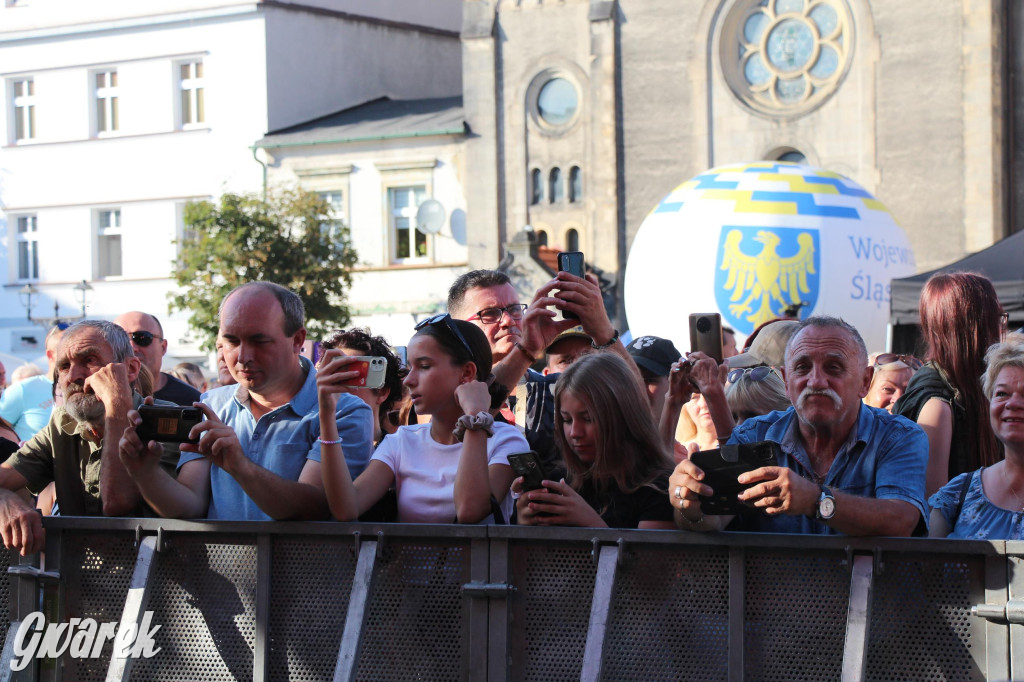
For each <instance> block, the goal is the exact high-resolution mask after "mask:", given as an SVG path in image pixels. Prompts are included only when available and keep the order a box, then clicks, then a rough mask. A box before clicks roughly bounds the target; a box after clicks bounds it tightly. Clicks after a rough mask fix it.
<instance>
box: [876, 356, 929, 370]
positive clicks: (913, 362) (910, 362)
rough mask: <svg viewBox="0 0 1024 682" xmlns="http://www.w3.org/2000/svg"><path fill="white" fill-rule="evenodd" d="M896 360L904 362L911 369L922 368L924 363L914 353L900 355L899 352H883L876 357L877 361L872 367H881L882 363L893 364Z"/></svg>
mask: <svg viewBox="0 0 1024 682" xmlns="http://www.w3.org/2000/svg"><path fill="white" fill-rule="evenodd" d="M894 362H902V363H903V364H904V365H906V366H907V367H909V368H910V369H912V370H914V371H917V370H919V369H921V365H923V364H924V363H923V362H921V361H920V360H918V359H917V358H915V357H914V356H913V355H899V354H897V353H882V354H881V355H879V356H878V357H877V358H875V363H874V364H873V365H872V367H881V366H882V365H891V364H892V363H894Z"/></svg>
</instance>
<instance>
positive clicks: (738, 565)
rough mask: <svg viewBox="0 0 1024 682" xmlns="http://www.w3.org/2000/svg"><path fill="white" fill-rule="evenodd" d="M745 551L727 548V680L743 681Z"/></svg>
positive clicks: (733, 681)
mask: <svg viewBox="0 0 1024 682" xmlns="http://www.w3.org/2000/svg"><path fill="white" fill-rule="evenodd" d="M746 574H747V553H746V550H745V549H744V548H743V547H730V548H729V682H742V681H743V631H744V623H745V622H746V608H747V607H746V602H745V600H746V584H747V579H746Z"/></svg>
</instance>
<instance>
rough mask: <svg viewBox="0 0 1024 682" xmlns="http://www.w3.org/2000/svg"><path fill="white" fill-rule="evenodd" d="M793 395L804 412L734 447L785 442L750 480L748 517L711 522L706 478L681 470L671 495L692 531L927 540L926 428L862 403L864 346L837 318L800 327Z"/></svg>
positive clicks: (760, 425) (789, 384) (757, 427)
mask: <svg viewBox="0 0 1024 682" xmlns="http://www.w3.org/2000/svg"><path fill="white" fill-rule="evenodd" d="M785 362H786V364H785V369H784V372H783V377H784V378H785V380H786V392H787V393H788V394H789V397H790V400H792V402H793V405H794V407H791V408H789V409H788V410H786V411H785V412H773V413H771V414H769V415H766V416H762V417H756V418H754V419H748V420H746V421H745V422H743V424H741V425H740V426H739V427H737V428H736V430H735V431H733V432H732V436H731V437H730V438H729V443H730V444H735V443H756V442H760V441H765V440H770V441H774V442H776V443H779V445H780V447H781V455H780V458H779V462H778V466H768V467H761V468H759V469H755V470H754V471H750V472H747V473H744V474H741V475H740V476H739V478H738V479H737V480H738V481H739V482H740V483H741V484H751V487H750V488H748V489H747V490H744V491H743V492H742V493H740V494H739V500H740V501H742V502H743V503H745V504H746V506H747V509H746V510H745V511H744V512H743V513H741V514H740V515H738V516H736V517H731V516H704V514H703V512H702V511H701V503H700V500H699V498H698V495H705V496H707V495H710V494H711V492H712V490H711V488H710V487H709V486H708V485H706V484H704V483H702V482H701V479H703V478H704V472H703V471H701V470H700V469H699V468H698V467H697V466H696V465H694V464H693V463H692V462H691V461H689V460H684V461H682V462H680V463H679V465H678V466H677V467H676V470H675V472H674V473H673V474H672V477H671V479H670V480H669V496H670V500H671V503H672V505H673V506H674V507H675V508H676V522H677V524H678V526H679V527H680V528H682V529H685V530H721V529H723V528H725V526H726V525H727V524H729V522H730V521H731V520H732V519H733V518H735V521H734V522H733V524H732V525H730V526H729V529H730V530H745V531H767V532H774V533H815V534H845V535H889V536H905V535H911V534H913V535H921V534H925V533H926V532H927V525H926V520H927V518H928V507H927V505H926V504H925V489H924V472H925V465H926V463H927V461H928V438H927V436H925V434H924V432H923V431H922V430H921V428H920V427H918V426H917V424H914V423H913V422H911V421H909V420H907V419H903V418H901V417H894V416H892V415H890V414H889V413H888V412H886V411H885V410H879V409H876V408H873V407H868V406H866V405H863V404H862V403H861V399H862V398H863V397H864V396H865V395H866V394H867V391H868V387H869V386H870V384H871V374H872V372H873V369H872V368H871V367H866V368H865V366H866V365H867V349H866V348H865V346H864V340H863V339H862V338H861V336H860V334H859V333H858V332H857V330H856V329H854V328H853V327H852V326H850V325H849V324H847V323H846V322H843V321H842V320H840V319H837V318H834V317H824V316H821V317H811V318H808V319H806V320H804V321H803V322H801V323H800V325H799V328H798V329H797V331H796V333H795V334H794V335H793V337H792V338H791V339H790V341H789V344H788V345H787V346H786V355H785Z"/></svg>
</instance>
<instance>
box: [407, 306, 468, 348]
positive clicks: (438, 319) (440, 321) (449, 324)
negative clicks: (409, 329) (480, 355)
mask: <svg viewBox="0 0 1024 682" xmlns="http://www.w3.org/2000/svg"><path fill="white" fill-rule="evenodd" d="M434 325H444V327H445V329H447V330H448V331H449V332H451V334H452V336H454V337H455V338H456V339H457V340H458V341H459V343H461V344H462V347H463V348H465V349H466V352H467V353H469V357H470V358H474V359H475V358H476V355H474V354H473V349H472V348H470V347H469V341H466V337H465V336H463V335H462V332H460V331H459V326H458V325H457V324H455V320H453V319H452V316H451V315H449V314H448V313H438V314H437V315H434V316H432V317H428V318H427V319H425V320H420V321H419V322H417V323H416V326H415V327H414V329H415V330H416V331H419V330H421V329H423V328H424V327H430V326H434Z"/></svg>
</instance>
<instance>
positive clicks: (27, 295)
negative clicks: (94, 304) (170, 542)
mask: <svg viewBox="0 0 1024 682" xmlns="http://www.w3.org/2000/svg"><path fill="white" fill-rule="evenodd" d="M73 289H74V291H75V296H77V297H78V299H79V302H80V303H81V306H82V314H81V315H75V316H71V315H63V316H62V315H61V314H60V303H58V302H57V300H56V299H54V301H53V317H32V299H33V298H34V297H36V296H38V295H39V290H38V289H36V288H35V287H34V286H32V285H31V284H26V285H25V286H23V287H22V288H20V289H18V298H19V299H20V300H21V305H23V306H24V307H25V317H26V319H28V321H29V322H32V323H34V324H38V325H39V326H40V327H43V328H45V329H49V328H50V327H53V326H55V325H60V324H66V323H71V322H77V321H78V320H84V319H85V308H86V306H87V305H88V301H89V296H90V295H91V293H92V291H93V288H92V287H91V286H89V283H88V282H86V281H85V280H84V279H83V280H82V281H81V282H80V283H79V284H76V285H75V286H74V287H73Z"/></svg>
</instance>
